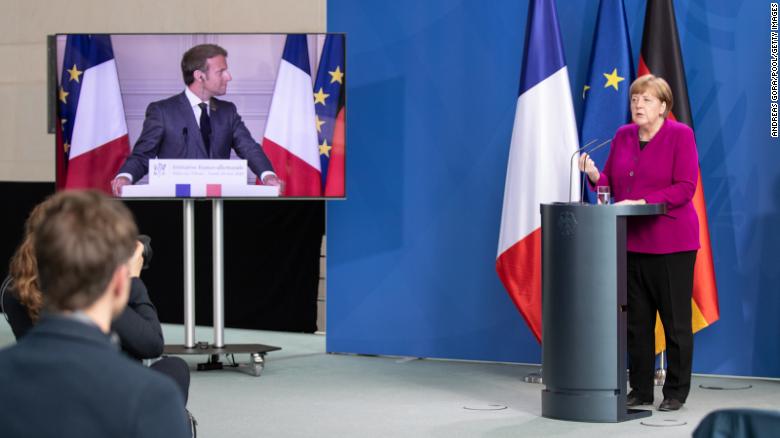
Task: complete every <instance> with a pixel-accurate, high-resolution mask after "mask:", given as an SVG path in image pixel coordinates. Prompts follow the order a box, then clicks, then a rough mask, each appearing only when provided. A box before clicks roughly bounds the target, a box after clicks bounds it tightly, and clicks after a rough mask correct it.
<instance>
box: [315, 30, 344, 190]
mask: <svg viewBox="0 0 780 438" xmlns="http://www.w3.org/2000/svg"><path fill="white" fill-rule="evenodd" d="M344 76H345V67H344V35H343V34H329V35H327V36H326V37H325V44H324V45H323V47H322V55H321V56H320V65H319V68H318V69H317V79H316V81H315V83H314V91H315V93H325V95H326V96H328V98H327V99H323V100H322V101H318V102H315V105H314V109H315V111H316V113H317V136H318V137H319V139H318V140H319V145H320V146H319V150H320V169H322V187H323V191H324V194H325V196H344V83H345V82H344V80H345V77H344Z"/></svg>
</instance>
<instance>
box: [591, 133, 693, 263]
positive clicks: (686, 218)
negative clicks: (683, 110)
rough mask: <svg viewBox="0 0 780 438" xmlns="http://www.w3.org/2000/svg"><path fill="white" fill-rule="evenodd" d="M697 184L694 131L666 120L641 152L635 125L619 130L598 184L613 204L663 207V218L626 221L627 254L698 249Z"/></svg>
mask: <svg viewBox="0 0 780 438" xmlns="http://www.w3.org/2000/svg"><path fill="white" fill-rule="evenodd" d="M698 179H699V158H698V155H697V153H696V140H695V139H694V136H693V130H691V128H689V127H688V126H687V125H685V124H682V123H678V122H675V121H672V120H668V119H667V120H666V121H664V124H663V126H661V129H660V130H659V131H658V132H657V133H656V134H655V137H653V138H652V140H650V142H649V143H648V144H647V146H645V148H644V149H643V150H641V151H640V150H639V126H637V125H635V124H633V123H630V124H628V125H624V126H621V127H620V128H618V130H617V132H616V133H615V138H614V139H612V145H611V149H610V151H609V157H608V158H607V163H606V164H605V165H604V170H603V171H602V172H601V177H600V178H599V182H598V184H597V185H599V186H610V191H611V193H612V196H613V197H614V199H615V202H618V201H622V200H624V199H644V200H645V201H647V203H648V204H656V203H664V204H666V214H664V215H659V216H635V217H629V218H628V236H627V242H626V243H627V245H626V246H627V249H628V250H629V251H632V252H642V253H650V254H669V253H673V252H680V251H691V250H697V249H699V218H698V216H697V215H696V210H695V209H694V207H693V202H691V200H692V199H693V193H694V192H695V191H696V183H697V181H698ZM591 187H592V188H593V189H595V187H593V186H591Z"/></svg>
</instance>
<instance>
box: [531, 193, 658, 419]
mask: <svg viewBox="0 0 780 438" xmlns="http://www.w3.org/2000/svg"><path fill="white" fill-rule="evenodd" d="M541 210H542V321H543V326H542V367H543V370H544V384H545V386H546V388H545V389H544V390H543V391H542V416H543V417H548V418H556V419H561V420H571V421H589V422H613V423H615V422H621V421H627V420H633V419H637V418H642V417H647V416H650V415H651V411H650V410H643V409H628V408H627V407H626V392H627V389H626V388H627V385H626V319H627V318H626V316H627V308H626V304H627V303H626V287H627V283H626V225H627V221H628V220H629V217H630V216H642V215H657V214H663V213H665V212H666V206H665V205H664V204H647V205H592V204H581V203H554V204H542V206H541Z"/></svg>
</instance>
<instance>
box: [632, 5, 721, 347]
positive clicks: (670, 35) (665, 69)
mask: <svg viewBox="0 0 780 438" xmlns="http://www.w3.org/2000/svg"><path fill="white" fill-rule="evenodd" d="M647 74H653V75H655V76H659V77H662V78H664V79H665V80H666V81H667V82H668V83H669V86H670V87H671V88H672V94H673V96H674V105H673V107H672V112H671V113H670V114H669V117H670V118H672V119H673V120H676V121H678V122H681V123H685V124H686V125H688V126H690V127H691V129H694V127H693V119H692V118H691V106H690V103H689V100H688V87H687V86H686V84H685V69H684V68H683V59H682V53H681V51H680V39H679V37H678V33H677V23H676V21H675V17H674V5H673V4H672V0H648V2H647V12H646V14H645V28H644V34H643V37H642V51H641V54H640V56H639V67H638V68H637V77H641V76H644V75H647ZM693 205H694V207H695V208H696V213H697V214H698V216H699V240H700V241H701V249H699V253H698V254H697V256H696V266H695V267H694V273H693V298H692V303H691V304H692V308H693V315H692V323H693V332H694V333H695V332H697V331H699V330H701V329H703V328H704V327H707V326H708V325H710V324H712V323H714V322H715V321H717V320H718V318H719V317H720V311H719V310H718V289H717V286H716V284H715V268H714V267H713V264H712V246H711V245H710V231H709V227H708V226H707V210H706V204H705V202H704V190H703V188H702V182H701V170H699V180H698V184H697V185H696V193H694V195H693ZM665 349H666V342H665V338H664V329H663V326H662V325H661V321H660V318H657V319H656V326H655V350H656V354H658V353H660V352H661V351H663V350H665Z"/></svg>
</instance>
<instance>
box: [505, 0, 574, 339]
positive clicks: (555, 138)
mask: <svg viewBox="0 0 780 438" xmlns="http://www.w3.org/2000/svg"><path fill="white" fill-rule="evenodd" d="M577 144H578V140H577V123H576V121H575V119H574V107H573V106H572V99H571V90H570V88H569V73H568V70H567V68H566V61H565V59H564V56H563V44H562V43H561V34H560V29H559V27H558V15H557V12H556V10H555V1H554V0H532V1H531V4H530V11H529V14H528V26H527V30H526V41H525V54H524V59H523V65H522V74H521V77H520V92H519V97H518V98H517V108H516V110H515V121H514V128H513V130H512V141H511V145H510V150H509V162H508V165H507V173H506V184H505V188H504V206H503V210H502V213H501V232H500V236H499V242H498V257H497V259H496V270H497V271H498V276H499V277H500V278H501V282H502V283H503V284H504V287H505V288H506V290H507V292H509V296H510V297H511V298H512V301H513V302H514V303H515V305H516V306H517V308H518V310H519V311H520V313H521V314H522V315H523V318H524V319H525V321H526V323H527V324H528V326H529V328H530V329H531V332H532V333H533V334H534V336H536V339H537V340H539V341H540V342H541V340H542V287H541V285H542V262H541V260H542V259H541V256H542V250H541V242H542V233H541V225H542V224H541V222H542V218H541V214H540V210H539V206H540V204H542V203H549V202H558V201H568V196H569V195H568V194H569V190H570V186H569V181H572V183H571V186H572V187H571V188H574V187H576V184H577V181H579V180H578V178H579V172H578V171H577V169H576V168H575V169H572V168H571V167H572V166H570V164H569V159H570V158H571V155H572V154H573V153H574V152H575V151H576V150H577ZM570 174H571V175H572V177H571V178H569V175H570Z"/></svg>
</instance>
